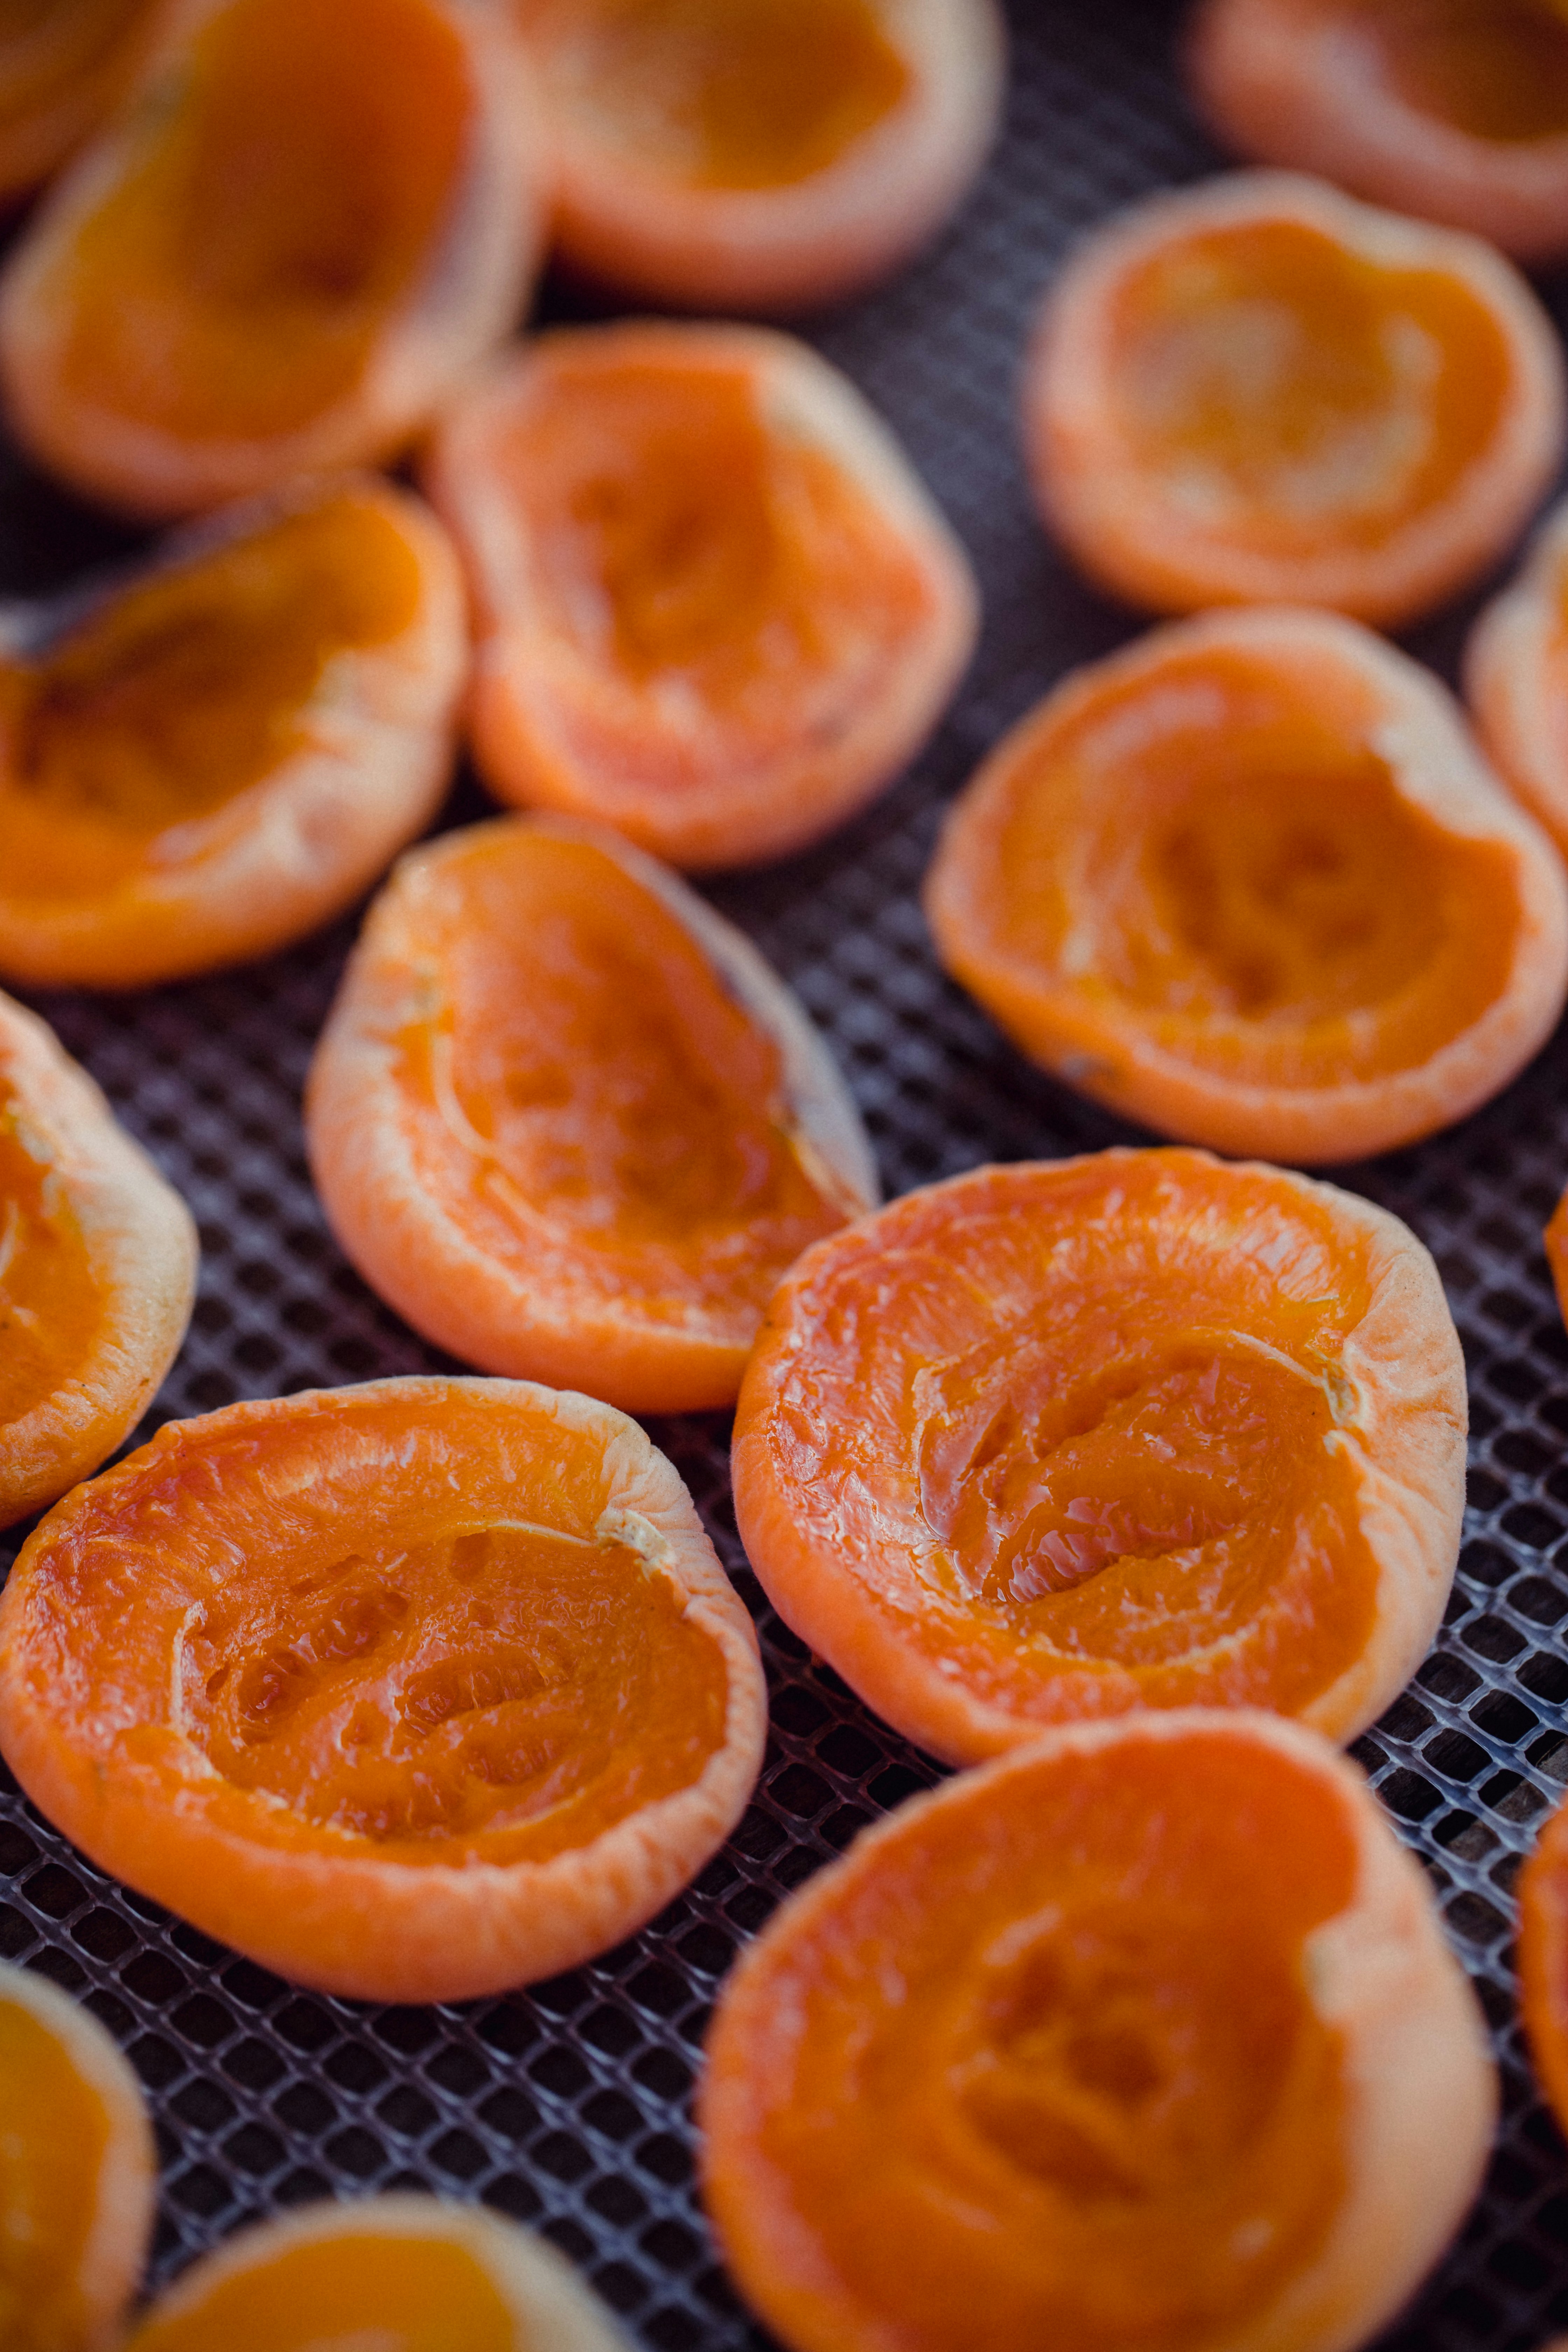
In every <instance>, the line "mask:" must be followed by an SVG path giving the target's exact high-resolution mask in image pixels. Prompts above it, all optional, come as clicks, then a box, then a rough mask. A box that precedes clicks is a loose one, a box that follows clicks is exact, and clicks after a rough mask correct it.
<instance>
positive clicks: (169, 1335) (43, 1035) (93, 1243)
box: [0, 996, 196, 1527]
mask: <svg viewBox="0 0 1568 2352" xmlns="http://www.w3.org/2000/svg"><path fill="white" fill-rule="evenodd" d="M195 1281H196V1236H195V1226H194V1225H193V1224H192V1223H191V1219H190V1214H189V1212H188V1211H187V1210H186V1208H185V1204H184V1202H183V1201H182V1200H181V1199H180V1197H179V1194H178V1193H177V1192H174V1190H173V1188H172V1187H171V1186H170V1185H168V1184H166V1183H165V1182H164V1181H163V1177H162V1176H161V1175H160V1174H159V1173H158V1171H157V1170H156V1168H154V1167H153V1162H152V1161H151V1160H149V1159H148V1157H147V1155H146V1153H145V1152H144V1151H142V1149H141V1148H140V1146H139V1145H137V1144H135V1143H133V1142H132V1139H131V1138H130V1137H129V1136H128V1135H127V1134H126V1133H125V1131H124V1129H122V1128H121V1127H120V1126H119V1125H118V1123H117V1122H116V1120H115V1118H114V1114H113V1112H112V1111H111V1110H110V1108H109V1105H108V1104H107V1103H106V1102H105V1101H104V1098H103V1097H102V1096H101V1095H100V1092H99V1090H98V1088H97V1087H95V1086H94V1084H93V1082H92V1080H91V1079H90V1078H89V1076H88V1075H87V1072H86V1071H85V1070H83V1069H81V1068H79V1066H78V1065H77V1064H76V1063H75V1062H73V1061H72V1060H71V1059H70V1057H69V1055H68V1054H66V1053H65V1052H63V1051H62V1049H61V1047H60V1045H58V1042H57V1040H56V1038H55V1035H54V1033H53V1031H52V1030H50V1029H47V1028H46V1027H45V1025H44V1024H43V1022H41V1021H40V1020H38V1019H37V1017H36V1015H35V1014H33V1013H28V1012H27V1011H26V1010H25V1008H24V1007H23V1006H22V1005H20V1004H16V1003H13V1002H12V1000H11V999H10V998H9V997H8V996H0V1527H9V1526H10V1525H11V1523H12V1521H13V1520H16V1519H19V1518H22V1517H25V1516H26V1513H27V1512H29V1511H34V1510H37V1507H38V1506H39V1504H40V1503H52V1502H53V1501H54V1499H55V1497H56V1496H57V1495H62V1494H63V1493H64V1492H65V1490H66V1488H67V1487H68V1486H73V1485H74V1484H75V1482H76V1481H77V1479H79V1478H83V1477H85V1476H86V1475H87V1474H88V1473H89V1471H91V1470H96V1469H97V1467H98V1465H99V1464H100V1462H101V1461H102V1460H103V1459H104V1457H105V1455H107V1454H111V1453H112V1452H113V1451H114V1448H115V1447H116V1446H117V1445H118V1444H119V1443H120V1441H121V1438H122V1437H124V1436H125V1434H126V1433H127V1432H128V1431H130V1430H132V1429H133V1428H134V1427H135V1425H136V1423H137V1422H138V1421H139V1420H140V1419H141V1417H142V1412H143V1411H144V1410H145V1408H146V1407H147V1406H148V1405H149V1404H150V1403H151V1402H152V1401H153V1395H154V1393H155V1392H156V1390H157V1388H158V1384H159V1382H160V1381H162V1379H163V1375H164V1373H165V1372H166V1371H167V1370H168V1369H169V1366H170V1365H171V1364H172V1363H173V1362H174V1357H175V1355H176V1354H177V1353H178V1351H179V1346H180V1342H181V1340H182V1339H184V1336H185V1326H186V1324H187V1323H188V1322H189V1320H190V1313H191V1303H192V1300H193V1298H194V1297H195Z"/></svg>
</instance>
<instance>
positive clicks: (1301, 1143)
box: [926, 608, 1568, 1162]
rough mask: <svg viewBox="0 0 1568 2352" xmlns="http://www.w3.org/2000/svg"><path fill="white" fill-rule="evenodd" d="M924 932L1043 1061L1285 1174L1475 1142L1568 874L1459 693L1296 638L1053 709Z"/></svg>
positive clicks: (1559, 933)
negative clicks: (1451, 1130) (1281, 1166)
mask: <svg viewBox="0 0 1568 2352" xmlns="http://www.w3.org/2000/svg"><path fill="white" fill-rule="evenodd" d="M926 911H927V914H928V917H929V919H930V921H931V928H932V930H933V932H934V934H935V937H936V941H937V946H938V951H939V953H940V955H941V957H942V961H943V963H944V964H945V965H946V966H947V968H948V970H949V971H952V972H953V973H954V974H955V975H956V976H957V977H958V978H959V979H960V980H962V981H963V983H964V985H965V986H966V987H968V988H970V989H972V990H973V992H974V994H975V995H976V996H977V997H979V999H980V1001H981V1003H983V1004H984V1005H985V1006H986V1008H987V1010H988V1011H989V1012H991V1013H993V1014H994V1017H995V1019H996V1020H997V1021H999V1022H1000V1024H1002V1026H1003V1027H1004V1028H1005V1030H1006V1031H1007V1033H1008V1034H1009V1035H1010V1036H1011V1037H1013V1038H1014V1039H1015V1041H1016V1043H1017V1044H1018V1045H1020V1046H1021V1047H1022V1049H1023V1050H1024V1052H1025V1053H1026V1054H1027V1055H1029V1056H1030V1058H1031V1059H1032V1060H1034V1061H1037V1062H1038V1063H1040V1064H1041V1065H1042V1066H1044V1067H1046V1068H1047V1069H1049V1070H1051V1071H1053V1072H1055V1073H1056V1075H1057V1076H1059V1077H1061V1078H1064V1079H1065V1080H1066V1081H1067V1082H1068V1084H1069V1085H1072V1086H1075V1087H1079V1088H1080V1089H1081V1090H1082V1091H1083V1092H1084V1093H1086V1094H1089V1095H1092V1096H1094V1097H1097V1098H1098V1099H1099V1100H1100V1101H1103V1102H1107V1103H1109V1104H1110V1105H1111V1106H1112V1108H1115V1109H1117V1110H1119V1111H1121V1112H1122V1113H1123V1114H1124V1115H1127V1116H1130V1117H1131V1118H1138V1119H1142V1120H1144V1121H1146V1122H1147V1123H1148V1124H1149V1125H1150V1126H1152V1127H1154V1128H1157V1129H1161V1130H1163V1132H1164V1133H1166V1134H1168V1135H1173V1136H1176V1137H1178V1138H1180V1139H1182V1140H1184V1141H1187V1142H1195V1143H1204V1144H1208V1145H1210V1146H1212V1147H1213V1148H1214V1149H1215V1150H1220V1151H1229V1152H1238V1153H1246V1152H1258V1153H1262V1154H1265V1155H1267V1156H1268V1158H1270V1159H1276V1160H1294V1161H1305V1162H1321V1161H1331V1160H1351V1159H1355V1158H1359V1157H1360V1156H1361V1155H1363V1153H1366V1152H1373V1151H1385V1150H1392V1149H1393V1148H1394V1146H1395V1145H1398V1144H1402V1143H1407V1142H1411V1141H1414V1140H1415V1139H1417V1138H1419V1137H1421V1136H1425V1135H1429V1134H1431V1133H1433V1132H1434V1131H1435V1130H1436V1129H1439V1128H1442V1127H1446V1126H1447V1125H1449V1124H1450V1123H1451V1122H1452V1121H1453V1120H1455V1119H1457V1118H1462V1117H1464V1116H1465V1115H1466V1113H1468V1112H1469V1111H1471V1110H1474V1109H1475V1108H1477V1107H1478V1105H1479V1104H1480V1103H1482V1102H1485V1101H1486V1100H1487V1099H1488V1098H1489V1097H1490V1096H1492V1095H1494V1094H1496V1093H1497V1092H1498V1091H1499V1089H1500V1087H1503V1086H1505V1085H1506V1084H1507V1083H1508V1082H1509V1080H1510V1079H1511V1078H1512V1077H1514V1076H1517V1074H1518V1073H1519V1071H1520V1070H1521V1068H1522V1067H1523V1066H1524V1065H1525V1063H1526V1062H1528V1061H1529V1059H1530V1058H1531V1055H1533V1054H1534V1053H1535V1052H1536V1051H1537V1050H1538V1049H1539V1048H1540V1047H1541V1046H1542V1045H1543V1044H1544V1043H1545V1041H1546V1039H1547V1037H1548V1036H1549V1035H1550V1034H1551V1033H1552V1028H1553V1027H1554V1026H1555V1024H1556V1022H1557V1019H1558V1016H1559V1014H1560V1013H1561V1012H1562V1009H1563V995H1564V992H1565V990H1568V883H1565V881H1564V876H1563V864H1562V860H1561V858H1560V857H1559V856H1558V855H1557V854H1556V852H1555V851H1554V849H1553V848H1552V844H1551V843H1550V842H1549V841H1548V839H1547V838H1546V836H1545V835H1543V834H1542V832H1541V830H1540V828H1539V827H1538V826H1537V825H1536V824H1535V823H1534V822H1533V821H1532V819H1531V817H1530V816H1529V815H1528V814H1526V813H1525V812H1524V811H1522V810H1521V809H1520V808H1519V806H1518V805H1517V803H1515V801H1514V800H1513V799H1512V798H1511V797H1510V795H1509V794H1507V793H1504V792H1503V791H1502V790H1501V788H1500V785H1499V783H1498V782H1497V780H1496V778H1495V777H1494V776H1493V775H1492V774H1491V773H1490V772H1489V770H1488V769H1487V768H1486V766H1485V765H1484V763H1483V761H1481V759H1480V758H1479V755H1478V753H1477V751H1476V749H1475V746H1474V745H1473V743H1472V742H1471V740H1470V739H1469V737H1468V735H1467V733H1466V731H1465V728H1464V725H1463V721H1462V718H1461V714H1460V713H1459V711H1458V709H1456V707H1455V706H1454V704H1453V702H1452V700H1451V698H1449V696H1448V695H1447V691H1446V690H1445V689H1444V688H1442V687H1441V686H1440V685H1439V684H1438V682H1437V680H1436V678H1435V677H1431V676H1430V675H1429V674H1428V673H1427V672H1426V671H1425V670H1422V669H1420V668H1418V667H1417V666H1416V665H1415V663H1414V662H1412V661H1409V660H1408V659H1407V658H1406V657H1405V656H1404V655H1402V654H1398V653H1396V652H1394V650H1393V648H1392V647H1390V646H1387V645H1385V644H1384V643H1383V641H1382V640H1381V639H1379V638H1377V637H1374V636H1373V635H1372V634H1371V633H1370V632H1369V631H1367V630H1364V629H1363V628H1360V627H1359V626H1358V625H1356V624H1354V623H1352V622H1349V621H1344V620H1341V619H1339V618H1338V617H1337V616H1335V615H1333V614H1324V613H1314V612H1305V611H1300V610H1292V609H1289V608H1285V609H1279V610H1274V611H1270V610H1257V611H1252V612H1247V613H1233V614H1232V613H1215V614H1205V615H1204V616H1203V617H1201V618H1199V619H1196V620H1194V621H1189V622H1184V623H1179V624H1176V625H1173V626H1171V627H1168V628H1165V629H1159V630H1155V631H1154V632H1153V633H1152V635H1149V636H1147V637H1145V638H1144V639H1142V641H1141V642H1139V643H1137V644H1135V645H1132V646H1129V647H1128V648H1127V649H1126V650H1125V651H1124V652H1121V653H1120V654H1116V655H1113V656H1111V657H1110V659H1109V660H1107V661H1104V662H1100V663H1097V664H1095V665H1093V666H1091V667H1089V668H1087V669H1084V670H1081V671H1079V673H1078V674H1077V675H1076V676H1075V677H1071V678H1069V679H1068V680H1067V681H1066V682H1065V683H1064V684H1063V685H1062V686H1060V687H1058V688H1056V689H1055V690H1054V691H1053V692H1052V693H1051V694H1050V695H1048V696H1047V698H1046V699H1045V701H1044V702H1043V703H1041V704H1040V705H1039V706H1038V708H1037V709H1036V710H1034V711H1033V712H1032V713H1030V714H1029V716H1028V717H1026V719H1024V720H1023V721H1022V722H1021V723H1020V724H1019V726H1018V727H1017V728H1016V729H1015V730H1014V731H1013V733H1012V734H1011V735H1010V736H1008V737H1006V738H1005V740H1004V741H1003V742H1002V743H1001V744H1000V745H999V746H998V747H997V749H996V750H995V751H994V752H993V753H992V755H991V757H990V758H989V759H988V760H987V761H986V762H985V763H984V766H983V767H982V769H981V770H980V772H979V773H978V774H977V775H976V776H975V777H974V779H973V782H971V784H970V785H969V786H968V788H967V790H966V791H965V792H964V793H963V795H962V797H961V799H960V800H959V802H958V803H957V804H956V805H955V808H954V810H953V813H952V816H951V817H950V818H949V820H948V824H947V827H946V830H945V832H944V834H943V835H942V843H941V845H940V847H939V850H938V853H937V856H936V858H935V860H934V861H933V863H932V866H931V873H930V876H929V877H928V880H927V885H926Z"/></svg>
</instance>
